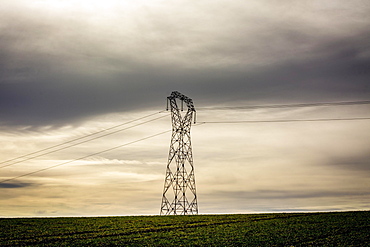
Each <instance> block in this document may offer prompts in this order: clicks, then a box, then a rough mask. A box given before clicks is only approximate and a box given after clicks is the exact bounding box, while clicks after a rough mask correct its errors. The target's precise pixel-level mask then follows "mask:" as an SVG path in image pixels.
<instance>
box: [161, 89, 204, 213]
mask: <svg viewBox="0 0 370 247" xmlns="http://www.w3.org/2000/svg"><path fill="white" fill-rule="evenodd" d="M176 100H180V102H181V111H182V110H183V107H184V102H185V104H186V106H187V111H186V113H185V114H184V116H181V113H180V109H179V107H178V106H177V101H176ZM168 104H169V105H170V109H171V119H172V136H171V144H170V151H169V155H168V163H167V170H166V177H165V181H164V189H163V196H162V205H161V215H187V214H198V203H197V194H196V189H195V176H194V166H193V154H192V149H191V140H190V128H191V123H192V120H193V116H194V119H195V113H196V111H195V108H194V105H193V101H192V100H191V99H190V98H188V97H186V96H185V95H183V94H181V93H179V92H177V91H175V92H172V93H171V95H170V96H169V97H167V110H168ZM194 122H195V120H194Z"/></svg>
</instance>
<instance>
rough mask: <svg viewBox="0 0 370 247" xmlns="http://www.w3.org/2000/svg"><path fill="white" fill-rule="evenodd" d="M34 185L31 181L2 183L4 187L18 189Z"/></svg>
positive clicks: (0, 185) (1, 185)
mask: <svg viewBox="0 0 370 247" xmlns="http://www.w3.org/2000/svg"><path fill="white" fill-rule="evenodd" d="M30 186H33V184H31V183H0V188H3V189H17V188H25V187H30Z"/></svg>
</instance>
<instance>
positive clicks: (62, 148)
mask: <svg viewBox="0 0 370 247" xmlns="http://www.w3.org/2000/svg"><path fill="white" fill-rule="evenodd" d="M158 113H160V112H157V113H155V114H158ZM155 114H150V115H147V116H144V117H141V118H138V119H135V120H132V121H129V122H126V123H123V124H119V125H116V126H113V127H110V128H108V129H104V130H101V131H98V132H95V133H92V134H89V135H86V136H83V137H79V138H76V139H73V140H70V141H67V142H64V143H62V144H58V145H55V146H52V147H49V148H45V149H42V150H39V151H36V152H33V153H30V154H27V155H23V156H20V157H17V158H14V159H11V160H10V161H15V160H17V159H20V158H25V157H27V156H30V155H33V154H38V155H36V156H32V157H29V158H25V159H22V160H19V161H15V162H13V163H11V164H7V165H5V166H1V167H0V168H5V167H9V166H12V165H15V164H19V163H22V162H25V161H29V160H32V159H35V158H38V157H41V156H44V155H47V154H51V153H54V152H57V151H61V150H64V149H67V148H70V147H74V146H77V145H80V144H83V143H86V142H89V141H93V140H96V139H99V138H102V137H105V136H108V135H112V134H115V133H118V132H121V131H124V130H128V129H131V128H134V127H137V126H139V125H143V124H146V123H149V122H153V121H155V120H158V119H161V118H164V117H166V116H167V115H165V116H161V117H158V118H154V119H151V120H148V121H145V122H142V123H138V124H135V125H133V126H130V127H127V128H123V129H119V130H116V131H113V132H110V133H107V134H104V135H100V136H97V137H93V138H90V139H87V140H84V141H81V142H78V143H73V144H71V145H68V146H65V147H61V148H58V149H54V150H52V151H49V152H46V153H42V152H44V151H47V150H50V149H53V148H56V147H60V146H63V145H66V144H68V143H72V142H75V141H78V140H82V139H85V138H87V137H91V136H93V135H97V134H101V133H103V132H105V131H108V130H112V129H114V128H118V127H121V126H123V125H126V124H129V123H132V122H135V121H138V120H141V119H144V118H147V117H150V116H153V115H155ZM39 153H41V154H39ZM6 162H9V161H5V162H1V163H0V164H3V163H6Z"/></svg>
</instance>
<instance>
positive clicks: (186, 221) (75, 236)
mask: <svg viewBox="0 0 370 247" xmlns="http://www.w3.org/2000/svg"><path fill="white" fill-rule="evenodd" d="M0 227H1V232H0V246H370V211H359V212H337V213H281V214H239V215H198V216H126V217H86V218H82V217H81V218H2V219H0Z"/></svg>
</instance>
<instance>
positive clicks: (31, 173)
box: [0, 130, 171, 184]
mask: <svg viewBox="0 0 370 247" xmlns="http://www.w3.org/2000/svg"><path fill="white" fill-rule="evenodd" d="M170 131H171V130H166V131H163V132H160V133H157V134H154V135H151V136H147V137H144V138H141V139H138V140H136V141H132V142H128V143H125V144H122V145H119V146H116V147H113V148H109V149H106V150H103V151H100V152H97V153H93V154H89V155H86V156H83V157H80V158H77V159H74V160H70V161H66V162H63V163H60V164H57V165H53V166H49V167H46V168H43V169H40V170H36V171H33V172H29V173H25V174H22V175H19V176H16V177H13V178H8V179H4V180H2V181H0V184H2V183H5V182H9V181H12V180H15V179H17V178H21V177H26V176H29V175H33V174H35V173H39V172H43V171H46V170H50V169H53V168H55V167H58V166H62V165H66V164H69V163H72V162H75V161H78V160H82V159H86V158H89V157H92V156H95V155H98V154H102V153H106V152H108V151H112V150H115V149H118V148H121V147H124V146H128V145H131V144H134V143H137V142H140V141H144V140H147V139H150V138H153V137H156V136H160V135H163V134H165V133H168V132H170Z"/></svg>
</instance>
